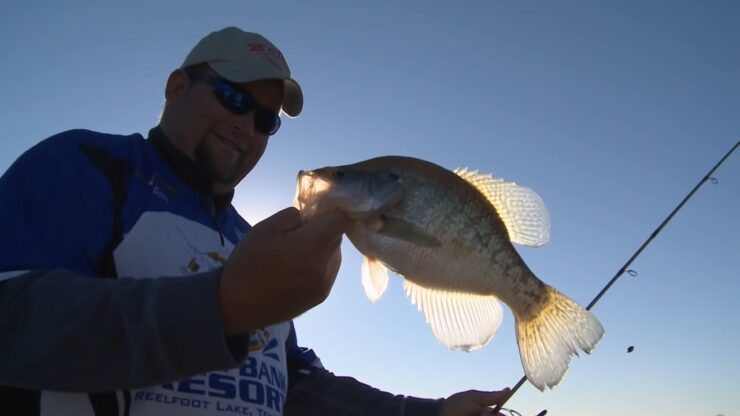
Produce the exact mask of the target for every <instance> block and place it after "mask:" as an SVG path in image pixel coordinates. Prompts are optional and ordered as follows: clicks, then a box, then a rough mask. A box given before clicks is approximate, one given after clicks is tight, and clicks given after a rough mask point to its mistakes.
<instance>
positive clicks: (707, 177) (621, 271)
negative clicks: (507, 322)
mask: <svg viewBox="0 0 740 416" xmlns="http://www.w3.org/2000/svg"><path fill="white" fill-rule="evenodd" d="M738 146H740V141H738V142H737V143H735V145H734V146H732V149H730V151H729V152H727V153H726V154H725V155H724V157H722V159H720V161H719V162H717V164H716V165H714V167H713V168H712V170H710V171H709V172H708V173H707V174H706V175H704V177H703V178H702V179H701V180H700V181H699V183H697V184H696V186H694V189H692V190H691V192H689V193H688V195H686V196H685V197H684V199H683V200H682V201H681V203H679V204H678V205H677V206H676V208H674V209H673V211H671V213H670V214H669V215H668V216H667V217H666V218H665V219H664V220H663V222H662V223H661V224H660V225H659V226H658V228H656V229H655V231H653V233H652V234H650V237H648V239H647V240H645V242H644V243H642V245H641V246H640V248H638V249H637V251H635V253H634V254H633V255H632V257H630V258H629V260H627V262H626V263H624V266H622V267H621V268H620V269H619V271H617V273H616V274H615V275H614V277H612V278H611V280H609V282H608V283H607V284H606V286H604V288H603V289H601V291H600V292H599V293H598V294H597V295H596V297H594V299H593V300H592V301H591V303H589V304H588V306H586V310H591V308H593V307H594V305H596V303H597V302H598V301H599V300H600V299H601V297H602V296H604V294H605V293H606V292H607V291H608V290H609V289H610V288H611V287H612V285H613V284H614V283H615V282H616V281H617V280H618V279H619V278H620V277H621V276H622V275H623V274H624V273H625V272H627V273H628V274H629V275H631V276H635V275H637V272H635V271H634V270H631V269H628V267H629V266H630V264H632V262H633V261H635V259H636V258H637V256H639V255H640V253H642V251H643V250H644V249H645V247H647V246H648V244H650V242H651V241H653V239H654V238H655V237H657V235H658V234H660V232H661V231H662V230H663V228H664V227H665V226H666V224H668V222H670V221H671V219H672V218H673V216H674V215H676V213H677V212H678V211H679V210H680V209H681V207H683V206H684V204H685V203H686V201H688V200H689V199H691V197H692V196H694V193H695V192H696V191H697V190H698V189H699V188H700V187H701V186H702V185H704V183H705V182H706V181H711V182H712V183H714V184H717V183H718V182H719V181H718V180H717V178H715V177H713V176H712V174H713V173H714V171H715V170H717V168H719V167H720V165H722V163H724V161H725V160H727V158H728V157H730V155H731V154H732V152H734V151H735V149H736V148H737V147H738ZM525 381H527V376H523V377H522V378H521V379H520V380H519V382H518V383H516V385H515V386H514V387H513V388H512V389H511V393H510V394H509V397H507V398H506V400H504V401H503V402H502V403H501V404H499V405H497V406H496V407H495V408H494V409H493V412H494V414H496V412H498V411H500V410H501V409H502V406H503V405H504V404H505V403H506V402H507V401H508V400H509V399H511V396H513V395H514V393H516V391H517V390H519V388H520V387H521V386H522V385H524V382H525Z"/></svg>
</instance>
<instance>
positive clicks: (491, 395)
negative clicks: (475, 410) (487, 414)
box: [470, 388, 511, 406]
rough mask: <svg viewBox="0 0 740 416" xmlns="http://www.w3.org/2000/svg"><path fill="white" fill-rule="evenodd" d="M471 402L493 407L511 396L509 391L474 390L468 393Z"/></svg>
mask: <svg viewBox="0 0 740 416" xmlns="http://www.w3.org/2000/svg"><path fill="white" fill-rule="evenodd" d="M470 393H471V394H472V398H473V400H475V401H476V403H479V404H481V405H483V406H494V405H497V404H501V403H504V402H505V401H506V400H507V399H508V398H509V396H510V395H511V389H508V388H506V389H503V390H501V391H478V390H474V391H471V392H470Z"/></svg>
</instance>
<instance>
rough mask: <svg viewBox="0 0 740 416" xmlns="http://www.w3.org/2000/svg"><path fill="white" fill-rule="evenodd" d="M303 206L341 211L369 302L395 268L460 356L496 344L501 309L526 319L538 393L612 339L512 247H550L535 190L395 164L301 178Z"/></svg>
mask: <svg viewBox="0 0 740 416" xmlns="http://www.w3.org/2000/svg"><path fill="white" fill-rule="evenodd" d="M296 205H297V206H298V207H299V209H301V211H302V213H303V214H304V216H305V217H306V218H307V219H309V220H310V217H311V216H313V215H316V214H317V213H319V212H321V211H323V210H327V209H335V208H337V209H341V210H344V211H345V212H347V214H348V215H349V216H350V217H352V218H353V219H354V221H352V224H351V226H350V228H349V230H348V231H347V236H348V237H349V239H350V241H351V242H352V243H353V244H354V245H355V247H356V248H357V249H358V250H359V251H360V252H361V253H363V254H364V256H365V258H364V261H363V267H362V284H363V288H364V290H365V293H366V294H367V296H368V298H370V300H371V301H376V300H377V299H379V298H380V297H381V296H382V294H383V292H384V291H385V289H386V287H387V281H388V273H387V270H388V269H390V270H392V271H394V272H396V273H397V274H399V275H401V276H402V277H403V278H404V288H405V291H406V294H407V295H408V296H409V298H410V299H411V301H412V302H413V303H414V304H416V305H417V306H418V308H419V309H420V310H421V311H422V312H423V313H424V316H425V318H426V321H427V322H428V323H429V324H430V326H431V327H432V331H433V333H434V335H435V337H436V338H437V339H438V340H439V341H440V342H442V343H443V344H445V345H446V346H448V347H449V348H452V349H460V350H468V351H469V350H473V349H476V348H479V347H481V346H483V345H485V344H487V343H488V342H489V341H490V340H491V338H492V336H493V335H494V333H495V332H496V330H497V329H498V327H499V325H500V323H501V319H502V316H503V314H502V310H501V306H500V302H499V300H500V301H503V302H504V303H505V304H506V305H507V306H509V308H511V310H512V313H513V315H514V317H515V319H516V331H517V342H518V344H519V350H520V356H521V359H522V364H523V367H524V370H525V373H526V375H527V377H528V379H529V380H530V382H532V384H534V385H535V386H536V387H538V388H539V389H541V390H542V389H544V388H546V387H553V386H555V385H556V384H558V383H559V382H560V380H561V379H562V377H563V375H564V374H565V372H566V371H567V368H568V364H569V362H570V357H571V355H574V354H575V353H576V351H577V350H578V349H581V350H583V351H586V352H590V351H591V349H592V348H593V347H594V346H595V344H596V343H597V342H598V341H599V339H600V338H601V336H602V334H603V328H602V327H601V325H600V324H599V322H598V321H597V320H596V318H595V317H593V315H591V314H590V313H589V312H588V311H586V310H585V309H583V308H582V307H581V306H579V305H577V304H576V303H575V302H573V301H572V300H570V299H569V298H567V297H566V296H564V295H562V294H561V293H559V292H558V291H557V290H555V289H554V288H552V287H551V286H548V285H547V284H545V283H543V282H542V281H541V280H540V279H538V278H537V277H536V276H535V275H534V273H532V271H531V270H530V269H529V268H528V267H527V265H526V264H525V263H524V261H523V260H522V258H521V257H520V256H519V254H518V253H517V251H516V250H515V249H514V247H513V245H512V242H514V243H518V244H523V245H528V246H540V245H543V244H545V243H546V242H547V241H548V239H549V216H548V214H547V210H546V208H545V206H544V203H543V202H542V200H541V199H540V198H539V196H537V194H535V193H534V192H533V191H532V190H530V189H528V188H525V187H521V186H518V185H516V184H515V183H513V182H506V181H503V180H500V179H495V178H493V177H491V176H489V175H480V174H478V173H477V172H473V171H468V170H464V169H458V170H455V171H450V170H447V169H445V168H442V167H440V166H438V165H436V164H433V163H431V162H427V161H423V160H420V159H414V158H409V157H402V156H386V157H380V158H376V159H370V160H367V161H364V162H360V163H357V164H353V165H347V166H339V167H327V168H322V169H317V170H313V171H308V172H301V173H300V174H299V178H298V192H297V194H296Z"/></svg>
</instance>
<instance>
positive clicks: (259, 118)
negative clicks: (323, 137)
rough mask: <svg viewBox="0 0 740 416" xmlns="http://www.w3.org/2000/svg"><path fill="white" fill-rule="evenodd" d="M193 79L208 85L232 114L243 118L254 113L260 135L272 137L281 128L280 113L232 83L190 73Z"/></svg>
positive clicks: (214, 77) (256, 128)
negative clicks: (251, 112)
mask: <svg viewBox="0 0 740 416" xmlns="http://www.w3.org/2000/svg"><path fill="white" fill-rule="evenodd" d="M188 76H190V78H191V79H193V80H196V81H200V82H202V83H204V84H207V85H208V86H210V87H211V88H212V89H213V94H214V95H215V96H216V99H218V101H219V102H220V103H221V104H222V105H223V106H224V107H226V109H227V110H229V111H230V112H231V113H232V114H235V115H238V116H241V115H244V114H247V113H249V112H250V111H254V128H255V130H257V131H258V132H259V133H262V134H265V135H268V136H272V135H273V134H275V133H277V131H278V129H279V128H280V116H279V115H278V113H276V112H274V111H272V110H270V109H269V108H267V107H265V106H263V105H261V104H260V103H259V102H257V99H256V98H254V96H253V95H252V94H251V93H249V91H244V90H242V89H240V88H238V87H237V86H235V85H234V84H232V83H231V82H229V81H227V80H225V79H223V78H219V77H216V76H211V75H206V74H194V73H190V72H188Z"/></svg>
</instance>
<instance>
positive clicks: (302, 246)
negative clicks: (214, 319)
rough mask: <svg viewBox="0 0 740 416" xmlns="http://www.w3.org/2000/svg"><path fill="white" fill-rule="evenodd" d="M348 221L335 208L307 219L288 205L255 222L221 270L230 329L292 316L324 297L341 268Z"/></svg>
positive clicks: (223, 307)
mask: <svg viewBox="0 0 740 416" xmlns="http://www.w3.org/2000/svg"><path fill="white" fill-rule="evenodd" d="M346 221H347V218H346V217H345V216H344V214H342V213H340V212H338V211H332V212H328V213H325V214H322V215H319V216H316V217H315V218H313V219H311V221H309V222H307V223H305V224H302V223H301V216H300V213H299V212H298V210H296V209H295V208H287V209H284V210H282V211H280V212H278V213H277V214H275V215H273V216H271V217H269V218H267V219H265V220H264V221H262V222H260V223H258V224H256V225H255V226H254V227H253V228H252V230H251V231H250V232H249V233H247V234H246V235H245V236H244V237H243V238H242V240H241V241H240V242H239V244H238V245H237V246H236V247H235V248H234V251H233V252H232V253H231V256H230V257H229V260H228V261H227V262H226V264H225V266H224V270H223V272H222V274H221V282H220V288H219V295H220V302H221V314H222V317H223V320H224V326H225V331H226V334H227V335H236V334H244V333H247V332H250V331H253V330H255V329H259V328H262V327H265V326H267V325H271V324H275V323H278V322H283V321H287V320H289V319H292V318H295V317H296V316H298V315H300V314H301V313H303V312H305V311H306V310H308V309H310V308H312V307H314V306H316V305H318V304H319V303H321V302H323V301H324V300H325V299H326V297H327V296H328V295H329V292H330V290H331V288H332V286H333V285H334V279H335V278H336V276H337V272H338V271H339V265H340V263H341V252H340V249H339V246H340V243H341V241H342V233H343V232H344V229H345V226H346Z"/></svg>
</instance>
